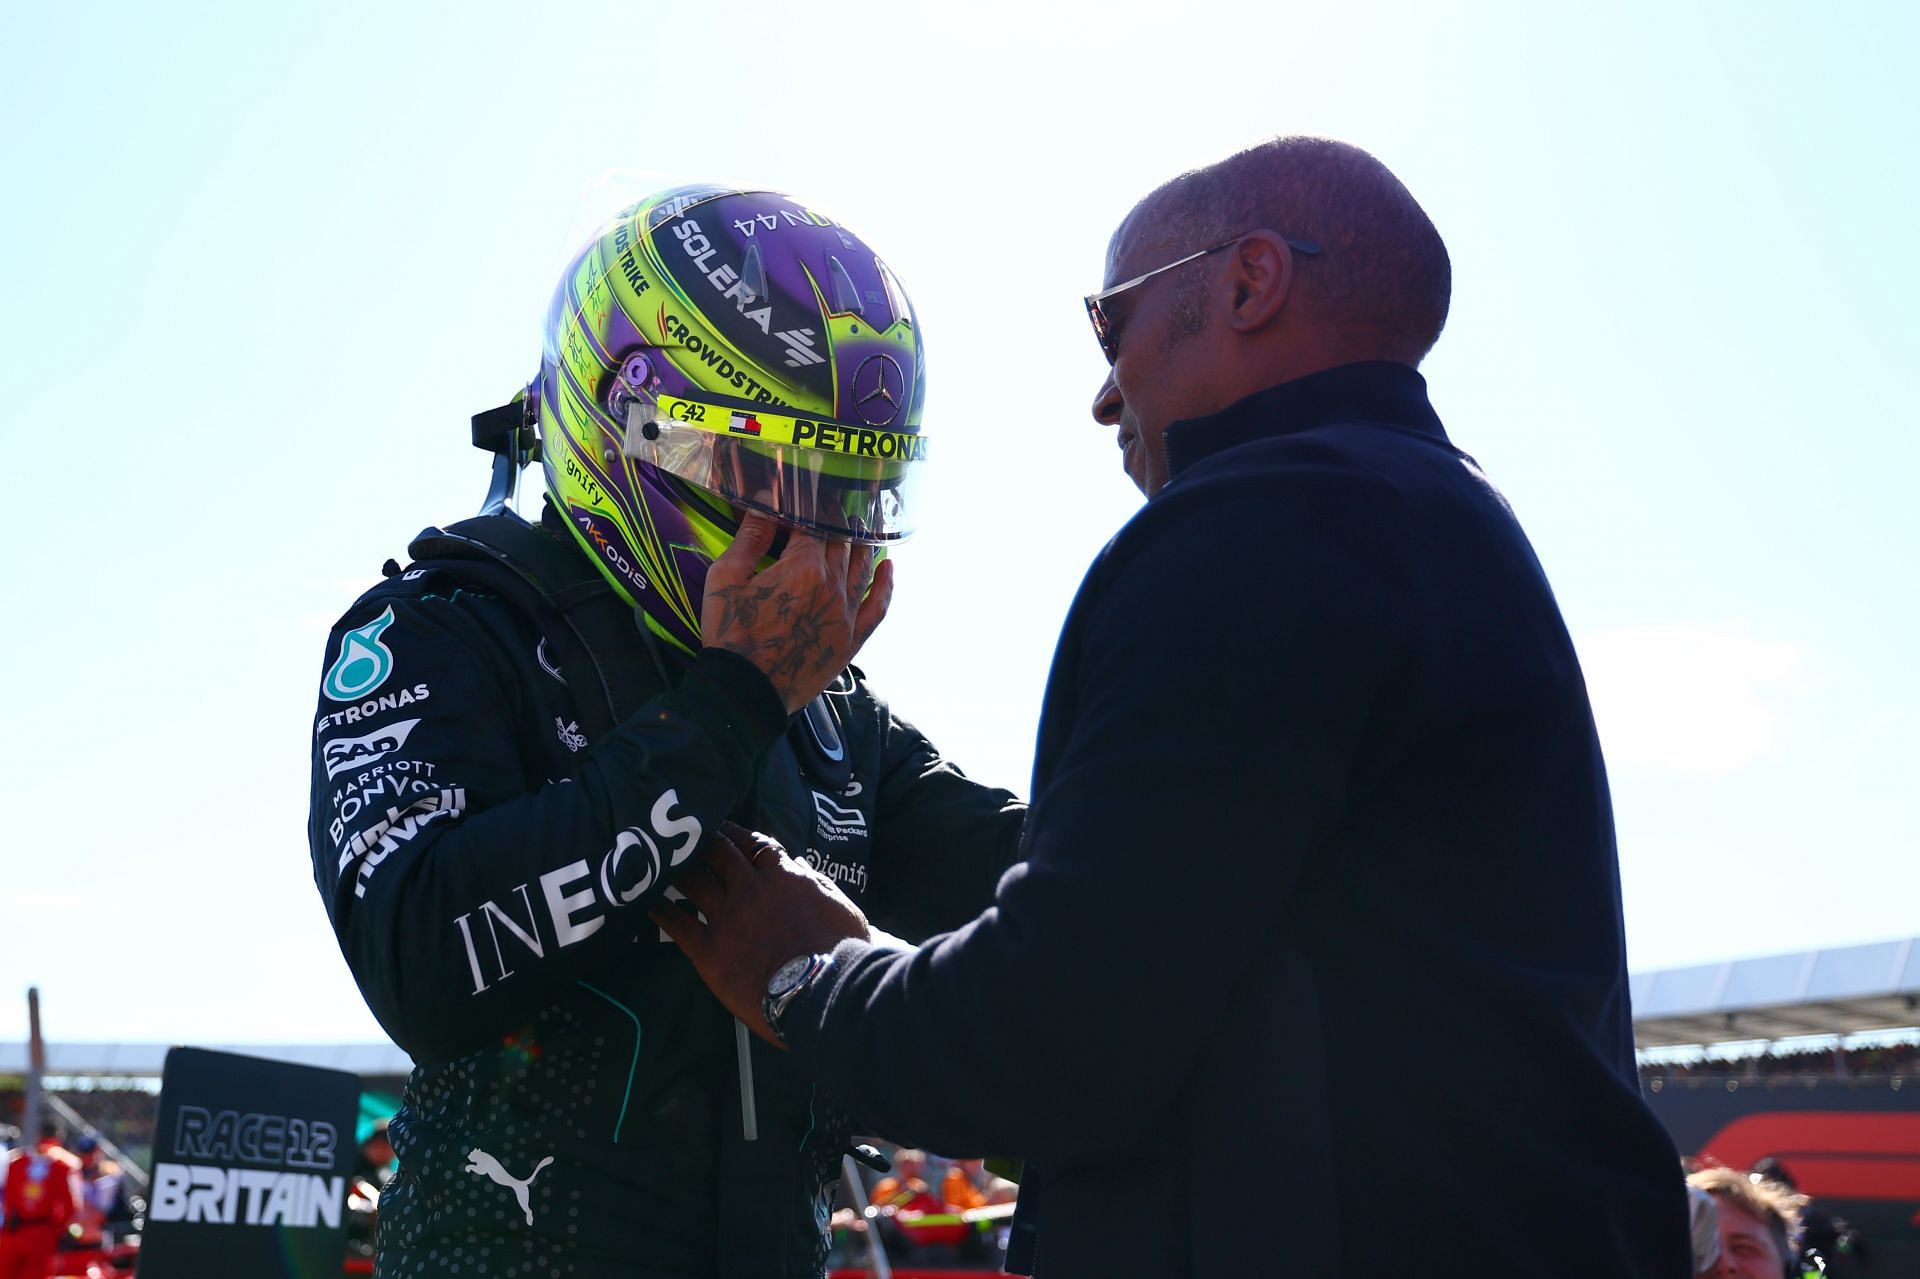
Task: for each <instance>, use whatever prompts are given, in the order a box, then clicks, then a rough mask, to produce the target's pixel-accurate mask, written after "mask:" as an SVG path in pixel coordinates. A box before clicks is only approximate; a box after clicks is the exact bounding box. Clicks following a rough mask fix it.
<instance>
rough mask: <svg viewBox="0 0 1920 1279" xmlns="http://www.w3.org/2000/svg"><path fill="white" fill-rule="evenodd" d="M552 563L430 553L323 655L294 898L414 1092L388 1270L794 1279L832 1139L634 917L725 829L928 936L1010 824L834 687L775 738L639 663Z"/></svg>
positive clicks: (760, 689) (949, 923)
mask: <svg viewBox="0 0 1920 1279" xmlns="http://www.w3.org/2000/svg"><path fill="white" fill-rule="evenodd" d="M503 522H504V523H503ZM508 535H511V536H508ZM562 537H564V534H559V535H558V536H556V535H555V534H553V533H552V532H550V531H546V530H541V529H538V528H535V527H533V526H529V525H527V524H525V523H524V522H522V521H519V520H517V519H516V518H514V517H511V516H495V517H488V518H483V519H479V520H470V521H466V522H465V523H463V524H460V525H455V526H453V528H452V529H450V530H448V532H447V533H444V534H443V533H441V532H440V530H435V529H429V530H427V532H426V533H423V534H422V535H421V539H419V540H417V541H416V542H415V543H414V544H413V546H412V548H410V549H411V552H412V554H413V555H414V556H415V563H414V565H413V566H412V567H411V568H410V569H409V570H408V571H406V572H397V571H395V570H394V569H393V568H392V566H391V565H390V566H389V573H390V576H389V577H388V579H387V580H386V581H384V582H382V583H381V584H380V585H378V586H376V587H374V588H373V589H372V590H370V591H368V592H367V593H366V594H365V595H363V596H362V597H361V598H360V599H359V600H358V601H357V602H356V603H355V604H354V605H353V607H352V608H351V609H349V610H348V611H347V613H346V615H345V616H344V617H342V618H341V619H340V621H339V622H338V623H337V624H336V625H335V627H334V630H333V634H332V637H331V639H330V641H329V643H328V648H327V654H326V661H327V667H326V669H325V673H324V675H323V677H322V692H321V697H320V704H319V713H318V715H317V716H316V719H315V723H314V752H313V759H314V765H313V790H312V812H311V817H310V820H309V827H308V838H309V842H310V844H311V847H312V851H313V861H314V875H315V880H316V882H317V884H318V886H319V889H320V893H321V896H322V897H323V898H324V899H325V900H326V903H327V910H328V913H329V914H330V916H331V918H332V921H333V927H334V931H335V933H336V935H337V936H338V938H339V941H340V947H341V951H342V953H343V954H344V955H345V956H346V959H347V963H348V966H349V967H350V968H351V969H352V971H353V974H354V978H355V980H356V981H357V982H358V983H359V986H360V990H361V992H362V993H363V994H364V995H365V997H366V1000H367V1003H368V1005H369V1006H370V1007H371V1008H372V1010H373V1013H374V1015H375V1016H376V1017H377V1018H378V1019H379V1021H380V1024H381V1025H382V1026H383V1027H385V1029H386V1030H387V1032H388V1033H389V1034H390V1035H392V1037H393V1039H394V1041H395V1042H396V1043H398V1044H399V1045H400V1046H401V1047H403V1048H405V1049H406V1050H407V1052H408V1053H409V1054H410V1055H411V1056H412V1058H413V1060H414V1062H415V1064H416V1065H415V1069H414V1071H413V1073H412V1076H411V1078H410V1079H409V1080H408V1083H407V1089H406V1099H405V1105H404V1106H403V1108H402V1109H401V1111H400V1113H399V1114H398V1115H397V1116H396V1117H395V1118H394V1120H393V1123H392V1125H391V1127H390V1129H389V1134H390V1136H391V1138H392V1141H393V1146H394V1150H395V1151H396V1153H397V1154H398V1156H399V1172H398V1174H397V1175H396V1176H395V1177H394V1179H393V1181H392V1182H391V1183H390V1184H389V1185H388V1187H387V1188H386V1191H385V1193H384V1194H383V1195H382V1196H381V1201H380V1223H379V1262H378V1266H379V1269H378V1273H379V1274H380V1275H382V1276H392V1277H396V1279H397V1277H399V1276H411V1275H441V1274H474V1273H480V1272H481V1270H482V1268H484V1272H485V1273H486V1274H488V1275H502V1274H515V1275H518V1274H522V1273H531V1274H536V1275H554V1274H565V1275H580V1276H597V1275H615V1274H618V1275H622V1276H635V1277H640V1276H645V1277H647V1279H685V1277H691V1276H735V1275H738V1276H755V1277H773V1276H779V1277H785V1276H814V1275H817V1274H819V1273H820V1271H821V1267H822V1262H823V1259H824V1255H825V1246H826V1239H825V1221H826V1216H827V1212H828V1205H829V1203H830V1200H831V1194H832V1184H833V1182H834V1179H835V1178H836V1177H837V1175H838V1172H839V1164H840V1157H841V1154H842V1152H843V1151H844V1150H845V1149H846V1145H847V1138H848V1133H849V1130H850V1124H851V1119H850V1118H849V1116H847V1115H845V1114H843V1113H841V1112H839V1111H838V1110H837V1109H836V1108H834V1107H833V1106H832V1105H830V1104H829V1100H828V1098H826V1097H824V1096H818V1095H816V1093H815V1090H814V1088H813V1086H812V1085H811V1084H810V1083H808V1082H807V1081H805V1080H804V1079H803V1078H802V1077H801V1076H800V1075H799V1074H798V1073H797V1072H796V1071H795V1070H794V1069H793V1068H792V1067H791V1065H790V1064H789V1059H788V1058H787V1055H786V1054H785V1053H781V1052H779V1051H776V1050H773V1049H771V1048H770V1047H768V1046H767V1045H766V1044H764V1043H762V1042H760V1041H759V1040H758V1039H754V1038H751V1037H749V1041H750V1053H751V1071H750V1074H751V1080H750V1081H749V1080H746V1079H744V1078H743V1072H742V1071H741V1069H740V1067H739V1064H738V1052H739V1040H738V1037H737V1033H736V1025H735V1023H734V1021H733V1019H732V1018H731V1017H730V1016H729V1015H728V1014H727V1013H726V1011H725V1010H724V1009H723V1008H722V1007H721V1006H720V1004H719V1003H718V1002H717V1001H716V1000H715V999H713V997H712V996H711V995H710V994H709V993H708V992H707V990H706V988H705V987H704V986H703V985H702V984H701V982H700V979H699V977H698V976H697V974H696V973H695V972H694V970H693V967H692V965H691V964H690V963H689V962H688V961H687V960H686V958H685V957H684V956H683V955H682V954H681V953H680V951H679V949H678V948H677V947H675V946H674V945H673V944H672V943H670V942H669V941H667V939H666V937H665V935H664V934H663V933H661V932H660V930H659V929H658V928H657V926H656V925H654V924H653V922H652V921H651V920H649V919H648V918H647V916H646V908H647V907H648V906H649V905H652V904H654V903H657V902H658V901H660V900H661V899H662V896H663V895H665V896H672V895H674V894H673V890H672V889H671V885H672V883H673V881H674V879H675V878H676V877H677V876H678V875H679V874H680V873H681V872H682V871H683V870H684V869H686V867H687V866H688V865H689V864H690V859H691V856H692V854H693V853H694V851H695V850H696V849H697V848H698V847H700V846H701V844H702V843H703V842H704V841H705V839H706V838H707V837H708V836H709V835H710V834H712V833H713V832H715V831H717V830H718V829H719V826H720V823H721V821H722V820H723V819H725V818H728V817H731V818H733V819H734V820H736V821H738V822H740V823H741V824H742V825H744V826H747V827H750V828H752V829H755V830H760V831H764V832H766V833H768V834H771V835H773V836H774V837H775V838H777V839H779V841H780V842H781V843H782V844H783V845H785V846H786V847H787V848H788V849H789V850H790V851H792V852H793V853H794V855H796V856H804V857H806V858H807V859H808V860H809V861H811V862H812V863H813V864H814V865H815V866H817V867H818V868H819V869H820V870H821V871H823V872H824V873H826V874H827V875H829V876H830V877H831V878H833V880H834V881H835V882H836V883H838V884H839V885H840V887H841V888H842V889H843V890H844V891H845V892H846V893H847V895H848V896H849V897H851V898H852V899H853V900H854V901H855V902H857V903H859V904H860V906H861V908H862V909H863V910H865V911H866V912H867V914H868V916H869V917H870V918H871V919H872V920H873V921H874V923H875V924H876V925H877V926H879V927H882V928H885V929H887V930H888V931H891V932H894V933H897V934H900V935H902V936H906V937H910V938H919V937H922V936H925V935H927V934H929V933H932V932H937V931H941V930H943V929H947V928H952V927H955V926H958V925H959V924H960V923H963V922H965V921H966V920H968V919H970V918H972V917H973V916H974V915H975V914H977V913H978V912H979V911H980V910H981V909H983V908H984V907H985V906H986V905H987V903H988V902H989V901H990V900H991V899H992V894H993V887H994V884H995V882H996V880H997V878H998V876H999V873H1000V872H1001V871H1002V870H1003V869H1004V868H1005V867H1006V866H1007V865H1008V864H1010V863H1011V862H1012V861H1013V860H1014V859H1015V857H1016V856H1017V849H1018V844H1019V840H1020V831H1021V826H1022V822H1023V820H1024V815H1025V809H1024V806H1023V805H1021V804H1020V803H1019V802H1018V801H1017V800H1015V799H1014V797H1013V796H1012V795H1010V794H1009V793H1008V792H1006V791H1002V790H993V789H989V788H987V787H983V786H980V785H978V784H976V783H974V782H971V781H969V780H967V779H966V778H965V777H964V776H962V774H961V773H960V771H959V770H958V769H957V768H955V767H953V766H952V765H951V764H948V763H946V762H945V761H943V760H942V759H941V758H940V756H939V754H938V753H937V752H936V751H935V750H934V748H933V746H932V745H931V744H930V743H929V742H928V741H927V739H926V738H925V737H923V736H922V735H921V734H920V733H919V732H918V731H917V730H915V729H914V728H913V727H912V726H911V725H909V724H907V723H905V722H904V721H902V720H900V719H898V718H897V717H895V716H894V714H893V713H892V712H891V711H890V710H889V709H888V707H887V706H886V704H885V703H884V702H881V701H880V700H879V699H878V698H876V697H875V696H874V695H873V694H872V693H871V692H870V691H869V690H868V688H867V685H866V682H865V680H864V678H863V677H862V676H861V674H860V672H859V671H858V670H856V669H851V668H850V669H849V671H848V672H847V673H846V674H844V675H842V676H841V678H840V681H839V682H838V683H837V684H836V685H835V687H834V688H833V689H832V690H830V691H829V692H828V693H827V694H825V695H824V696H823V697H822V698H821V699H820V700H819V701H817V702H816V703H815V704H814V705H813V706H812V707H809V708H808V710H807V712H805V713H803V714H801V715H796V716H793V717H792V718H791V719H789V717H788V716H787V715H786V714H785V712H784V707H783V706H782V705H781V703H780V700H779V697H778V695H777V694H776V693H775V692H774V691H773V687H772V685H771V684H770V683H769V682H768V681H767V680H766V678H765V677H764V676H762V675H761V674H760V673H759V671H758V670H756V669H754V668H753V667H752V666H751V665H750V664H748V663H747V662H746V661H745V660H744V659H742V658H739V657H736V656H734V655H733V654H730V653H725V652H720V651H717V650H711V649H709V650H706V651H705V652H703V653H701V654H700V655H699V657H698V658H697V659H691V660H689V659H686V658H684V657H678V656H676V655H675V654H673V653H672V652H671V651H670V650H668V649H667V647H666V646H665V645H657V644H652V643H646V642H643V638H642V635H641V632H640V629H639V628H638V627H637V626H636V625H635V623H634V618H633V616H632V614H631V613H629V612H627V611H626V610H625V608H624V606H619V605H618V602H617V600H616V599H615V597H614V596H613V594H612V592H611V590H610V589H607V588H606V587H605V586H604V583H602V582H600V580H599V579H598V576H597V572H596V570H595V569H594V567H593V566H592V565H591V564H590V563H589V562H588V561H587V560H586V559H585V557H584V556H582V555H581V554H580V553H579V551H578V550H577V549H575V548H574V547H573V546H572V545H570V544H567V543H565V542H563V541H561V540H560V539H561V538H562ZM529 538H531V539H532V541H531V542H529V541H528V540H527V539H529ZM496 539H503V540H496ZM489 543H493V544H494V545H495V546H496V548H497V546H499V545H511V546H512V547H513V548H514V553H513V554H512V555H510V556H507V557H505V563H507V564H511V565H512V566H513V568H514V571H513V572H510V573H509V572H505V571H503V568H502V560H501V559H500V557H499V556H498V554H497V549H496V551H495V552H493V553H486V551H487V545H488V544H489ZM529 581H532V582H534V583H535V584H536V585H537V587H538V591H537V592H536V593H534V594H529V593H528V591H527V589H526V583H527V582H529ZM583 600H585V601H587V602H586V603H584V604H583V603H582V601H583ZM556 601H557V602H556ZM563 606H564V607H563ZM596 610H597V611H596ZM585 617H591V618H592V619H593V620H594V622H595V623H596V624H595V625H588V624H585V623H584V622H583V621H582V618H585ZM609 618H612V619H613V622H612V624H611V625H609V624H608V619H609ZM623 703H624V704H623ZM836 739H837V740H836ZM743 1093H744V1094H745V1095H744V1096H743ZM850 1100H851V1101H852V1102H853V1103H854V1104H857V1102H858V1099H857V1098H853V1099H850ZM747 1104H751V1106H752V1108H753V1112H754V1115H753V1118H754V1121H755V1124H756V1126H757V1135H756V1137H755V1139H753V1140H747V1139H746V1138H745V1135H744V1128H745V1117H744V1114H743V1106H745V1105H747Z"/></svg>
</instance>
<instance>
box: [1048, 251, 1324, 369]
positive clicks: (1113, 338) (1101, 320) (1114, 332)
mask: <svg viewBox="0 0 1920 1279" xmlns="http://www.w3.org/2000/svg"><path fill="white" fill-rule="evenodd" d="M1246 238H1247V237H1246V236H1244V235H1236V236H1234V237H1233V238H1232V239H1231V240H1222V241H1221V242H1220V243H1218V244H1216V245H1214V246H1213V247H1212V248H1210V249H1202V250H1200V251H1199V252H1198V253H1189V254H1187V256H1186V257H1184V258H1181V259H1179V260H1178V261H1174V262H1169V263H1167V264H1166V265H1165V266H1157V267H1155V268H1153V270H1151V271H1148V272H1147V273H1146V274H1145V275H1136V276H1134V277H1133V278H1132V279H1131V280H1128V281H1127V282H1126V283H1125V284H1116V285H1114V286H1113V287H1112V288H1110V289H1102V290H1100V292H1098V293H1089V294H1087V299H1086V301H1087V318H1088V319H1089V320H1091V321H1093V336H1094V338H1095V340H1097V341H1098V342H1099V343H1100V351H1101V353H1102V354H1104V355H1105V356H1106V357H1107V363H1108V364H1112V363H1113V360H1114V355H1115V353H1116V352H1117V351H1118V350H1119V347H1120V325H1119V323H1118V322H1117V321H1116V320H1115V319H1114V318H1113V316H1112V315H1111V314H1109V312H1108V310H1107V306H1106V303H1107V301H1108V299H1110V298H1113V297H1117V296H1118V295H1120V294H1122V293H1125V292H1126V291H1127V290H1128V289H1131V288H1136V287H1138V286H1139V285H1142V284H1145V283H1146V282H1147V281H1148V280H1151V279H1152V278H1153V277H1154V276H1156V275H1159V274H1161V273H1162V272H1164V271H1171V270H1173V268H1175V267H1177V266H1185V265H1186V264H1187V263H1189V262H1198V261H1199V260H1200V259H1201V258H1204V257H1206V256H1207V255H1208V254H1209V253H1218V252H1219V251H1220V250H1222V249H1230V248H1232V247H1233V246H1234V245H1236V244H1238V243H1240V241H1242V240H1244V239H1246ZM1280 238H1281V239H1282V240H1284V241H1285V242H1286V245H1287V247H1288V248H1290V249H1292V250H1293V251H1294V252H1295V253H1301V254H1306V255H1308V256H1312V255H1314V254H1316V253H1319V252H1320V245H1319V242H1318V241H1315V240H1296V239H1294V238H1293V237H1292V236H1290V235H1283V236H1281V237H1280Z"/></svg>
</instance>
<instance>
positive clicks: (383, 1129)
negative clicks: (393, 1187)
mask: <svg viewBox="0 0 1920 1279" xmlns="http://www.w3.org/2000/svg"><path fill="white" fill-rule="evenodd" d="M353 1175H354V1176H356V1177H358V1178H359V1179H360V1180H361V1181H364V1182H366V1183H367V1184H368V1185H370V1186H372V1187H373V1188H374V1189H375V1190H380V1189H383V1188H384V1187H385V1186H386V1184H387V1179H388V1178H389V1177H391V1176H393V1143H392V1142H391V1141H389V1140H388V1139H387V1121H386V1120H384V1119H382V1120H381V1121H380V1122H379V1123H377V1124H375V1125H374V1126H373V1131H372V1132H370V1133H368V1134H367V1139H366V1140H365V1141H363V1142H361V1143H360V1158H359V1160H358V1162H357V1163H355V1165H354V1169H353Z"/></svg>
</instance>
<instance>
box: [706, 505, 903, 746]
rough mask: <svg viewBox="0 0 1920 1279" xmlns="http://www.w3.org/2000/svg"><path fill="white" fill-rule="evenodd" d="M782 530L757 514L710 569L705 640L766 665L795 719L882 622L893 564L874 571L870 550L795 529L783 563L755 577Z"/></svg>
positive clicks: (751, 514) (884, 563)
mask: <svg viewBox="0 0 1920 1279" xmlns="http://www.w3.org/2000/svg"><path fill="white" fill-rule="evenodd" d="M777 531H778V526H777V525H776V524H775V523H774V521H773V520H772V519H771V518H769V517H767V516H765V515H761V514H759V513H758V512H749V513H748V514H747V516H746V518H744V519H743V520H741V521H740V532H739V533H738V534H737V535H735V537H734V539H733V545H732V546H729V547H728V548H727V549H726V551H725V553H723V554H722V555H721V556H720V558H719V559H717V560H715V561H714V562H713V567H712V568H710V569H708V570H707V591H706V597H705V598H704V599H703V600H702V601H701V604H700V642H701V643H702V644H705V645H707V646H709V647H711V648H724V649H729V650H731V651H732V652H735V653H738V654H740V656H742V657H744V658H746V659H747V660H748V661H750V662H752V663H753V664H754V665H755V666H758V667H759V668H760V669H761V670H762V671H764V672H765V673H766V676H767V678H768V679H770V680H772V681H773V686H774V688H776V689H777V690H779V693H780V696H781V698H782V699H783V700H784V701H785V702H786V704H787V710H788V711H789V712H792V711H797V710H799V709H800V708H801V707H802V706H805V705H806V704H807V703H808V702H810V701H812V700H813V699H814V698H815V697H817V696H819V695H820V693H821V692H822V691H823V690H825V688H826V687H827V685H829V684H831V683H833V680H834V677H835V676H837V675H838V674H839V673H840V671H841V670H842V669H843V668H844V667H845V666H846V664H847V663H848V662H850V661H852V660H853V655H854V654H855V653H857V652H859V651H860V646H861V645H862V644H864V643H866V640H867V636H869V635H871V634H872V633H873V628H874V627H876V626H878V625H880V619H881V618H882V617H885V616H886V613H887V603H888V601H889V600H891V599H892V598H893V561H892V560H882V561H881V562H880V567H879V568H878V569H877V570H876V569H875V568H874V567H873V548H872V547H871V546H862V545H857V544H855V543H852V542H840V541H829V540H828V539H826V538H822V537H816V536H814V535H812V534H810V533H801V532H799V531H798V530H795V531H792V532H790V533H789V534H788V536H787V545H786V549H785V550H783V551H782V552H781V553H780V558H779V559H777V560H775V561H774V562H773V563H772V564H770V565H768V566H767V568H766V569H765V570H763V571H761V572H755V571H754V566H755V565H756V564H758V563H759V562H760V558H761V556H763V555H765V554H766V553H767V548H768V547H770V546H772V545H773V538H774V534H775V532H777ZM869 575H871V576H872V579H873V589H872V590H868V589H867V579H868V576H869Z"/></svg>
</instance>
